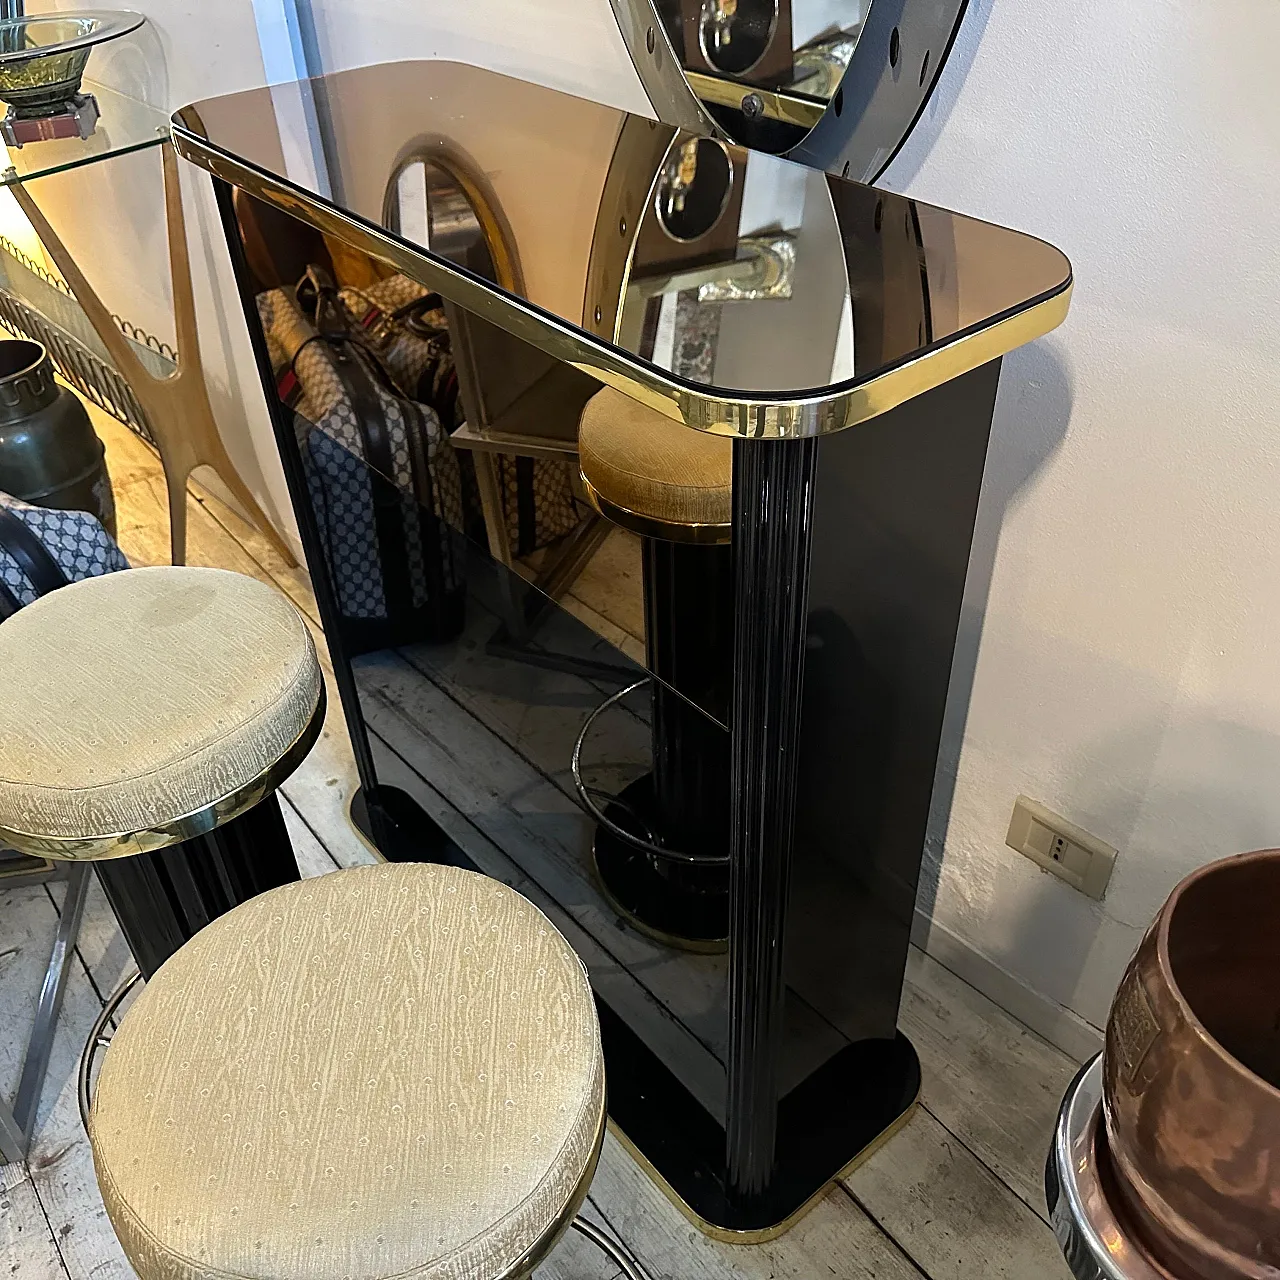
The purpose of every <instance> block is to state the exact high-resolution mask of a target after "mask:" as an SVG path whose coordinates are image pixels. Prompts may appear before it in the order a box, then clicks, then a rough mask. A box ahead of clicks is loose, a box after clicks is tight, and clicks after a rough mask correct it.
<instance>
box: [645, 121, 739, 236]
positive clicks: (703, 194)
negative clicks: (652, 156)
mask: <svg viewBox="0 0 1280 1280" xmlns="http://www.w3.org/2000/svg"><path fill="white" fill-rule="evenodd" d="M732 191H733V161H732V159H731V158H730V156H729V149H728V147H726V146H725V145H724V143H723V142H719V141H716V140H714V139H711V138H690V139H688V140H687V141H685V142H682V143H680V145H679V146H676V147H673V148H672V150H671V152H670V153H669V154H668V157H667V161H666V163H665V164H664V165H663V169H662V176H661V177H660V178H659V179H658V186H657V191H656V192H655V195H654V202H653V204H654V212H655V213H656V214H657V217H658V225H659V226H660V227H661V228H662V229H663V231H665V232H666V233H667V235H669V236H670V237H671V238H672V239H673V240H678V241H680V242H681V243H682V244H689V243H691V242H692V241H694V240H700V239H701V238H702V237H703V236H705V235H706V234H707V233H708V232H709V231H710V230H711V229H712V228H713V227H714V226H715V225H716V223H717V222H719V221H720V219H721V217H722V216H723V214H724V211H725V207H726V206H727V205H728V203H729V196H730V194H731V193H732Z"/></svg>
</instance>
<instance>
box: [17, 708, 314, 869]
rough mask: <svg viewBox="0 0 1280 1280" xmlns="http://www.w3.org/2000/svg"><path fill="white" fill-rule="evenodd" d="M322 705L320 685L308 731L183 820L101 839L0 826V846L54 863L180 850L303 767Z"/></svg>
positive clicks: (185, 816) (253, 802)
mask: <svg viewBox="0 0 1280 1280" xmlns="http://www.w3.org/2000/svg"><path fill="white" fill-rule="evenodd" d="M326 705H327V698H326V695H325V689H324V685H323V684H322V685H321V686H320V696H319V698H317V699H316V705H315V710H314V711H312V713H311V718H310V720H308V721H307V725H306V727H305V728H304V729H303V730H302V732H301V733H300V734H299V735H298V737H297V738H295V739H294V741H293V743H292V744H291V745H290V746H289V748H288V750H286V751H285V753H284V754H283V755H282V756H281V757H280V758H279V759H278V760H276V761H275V762H274V763H272V764H270V765H268V767H267V768H266V769H264V770H263V771H262V772H261V773H260V774H258V776H257V777H256V778H251V779H250V780H249V781H248V782H246V783H244V784H243V785H242V786H239V787H237V788H236V789H235V790H234V791H231V792H229V793H228V794H227V795H225V796H222V797H220V798H219V799H217V800H215V801H213V802H212V803H211V804H207V805H202V806H201V807H200V808H199V809H195V810H193V811H192V812H191V813H186V814H183V815H182V817H180V818H174V819H172V820H171V821H169V822H163V823H159V824H157V825H156V826H154V827H148V828H147V829H146V830H144V831H121V832H117V833H115V834H113V835H105V836H69V837H59V836H48V835H34V834H32V833H31V832H29V831H15V830H13V829H12V828H11V827H4V826H0V841H3V842H4V843H6V844H9V845H11V846H12V847H13V848H15V849H17V850H19V852H21V853H29V854H32V855H33V856H35V857H43V858H52V859H53V860H54V861H57V862H103V861H107V860H109V859H112V858H130V857H132V856H133V855H134V854H137V853H154V852H155V851H156V850H158V849H167V848H169V847H170V846H171V845H175V844H180V843H181V842H182V841H183V840H191V839H193V838H194V837H196V836H203V835H208V834H209V832H210V831H213V830H214V829H215V828H217V827H220V826H222V824H223V823H225V822H230V821H231V820H232V818H238V817H239V816H240V815H241V814H242V813H247V812H248V811H249V810H250V809H252V808H253V806H254V805H256V804H258V803H260V802H261V801H262V800H265V799H266V797H267V796H269V795H270V794H271V793H272V792H273V791H275V790H276V788H277V787H279V785H280V784H281V783H282V782H283V781H284V780H285V779H286V778H287V777H288V776H289V775H290V774H291V773H292V772H293V771H294V770H295V769H296V768H297V767H298V766H299V765H300V764H301V763H302V762H303V760H304V759H305V758H306V755H307V752H308V751H310V750H311V748H312V747H313V746H314V745H315V742H316V739H317V738H318V737H319V736H320V730H321V728H322V727H323V725H324V714H325V707H326Z"/></svg>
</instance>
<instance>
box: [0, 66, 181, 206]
mask: <svg viewBox="0 0 1280 1280" xmlns="http://www.w3.org/2000/svg"><path fill="white" fill-rule="evenodd" d="M83 92H85V93H91V94H93V96H94V97H95V98H96V99H97V100H98V110H99V112H100V113H101V115H100V118H99V120H98V125H97V128H96V129H95V130H94V131H93V133H92V134H90V136H89V137H88V138H53V139H47V140H45V141H42V142H28V143H27V144H26V145H25V146H23V147H7V148H5V147H0V150H3V151H4V152H6V155H7V158H5V159H2V160H0V170H2V171H0V186H11V185H13V184H14V183H16V182H29V181H31V180H32V179H35V178H43V177H46V176H48V175H49V174H53V173H64V172H65V171H66V170H68V169H77V168H79V167H80V166H81V165H86V164H92V163H93V162H94V161H97V160H109V159H111V157H112V156H122V155H128V154H129V152H131V151H142V150H145V149H146V148H147V147H157V146H159V145H160V144H161V143H162V142H164V140H165V139H166V138H167V137H168V136H169V116H168V113H167V112H165V111H162V110H160V108H158V107H152V106H148V105H147V104H146V103H144V102H139V101H138V100H137V99H136V98H129V97H126V96H125V95H124V94H122V93H120V92H119V91H118V90H116V89H112V88H109V87H108V86H107V85H104V84H100V83H98V82H96V81H93V80H89V79H86V80H85V81H84V86H83ZM2 111H3V108H2V107H0V112H2Z"/></svg>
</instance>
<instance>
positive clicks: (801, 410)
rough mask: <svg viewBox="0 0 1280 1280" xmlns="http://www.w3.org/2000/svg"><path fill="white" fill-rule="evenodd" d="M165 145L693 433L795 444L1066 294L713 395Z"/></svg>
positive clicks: (277, 187) (274, 182)
mask: <svg viewBox="0 0 1280 1280" xmlns="http://www.w3.org/2000/svg"><path fill="white" fill-rule="evenodd" d="M173 141H174V147H175V148H176V149H177V151H178V153H179V154H180V155H181V156H182V157H183V158H184V159H186V160H189V161H190V162H191V163H193V164H195V165H197V166H199V167H200V168H203V169H205V170H206V171H208V172H209V173H211V174H213V175H214V176H215V177H217V178H220V179H221V180H222V181H224V182H227V183H230V184H231V185H232V186H236V187H240V188H241V189H243V190H244V191H247V192H248V193H249V194H250V195H251V196H255V197H256V198H258V199H260V200H263V201H265V202H266V203H268V204H271V205H274V206H275V207H276V208H278V209H282V210H283V211H284V212H285V213H290V214H293V216H295V217H299V218H302V219H303V220H304V221H306V222H308V223H309V224H310V225H311V226H314V227H315V228H316V229H317V230H319V231H322V232H326V233H328V234H332V235H336V236H338V237H340V238H342V239H345V240H346V241H347V242H348V243H349V244H352V245H354V246H355V247H356V248H359V249H363V250H364V251H365V252H366V253H368V254H370V255H371V256H372V257H374V258H376V259H378V260H379V261H381V262H385V263H386V264H387V265H388V266H391V267H393V268H394V269H395V270H397V271H403V272H404V273H405V274H406V275H408V276H409V277H410V278H411V279H414V280H417V281H419V282H420V283H422V284H424V285H426V286H427V287H428V288H430V289H434V290H435V291H437V292H439V293H442V294H444V295H445V296H447V297H448V298H450V299H451V300H452V301H453V302H456V303H457V304H458V305H459V306H461V307H465V308H466V309H467V310H469V311H471V312H473V313H474V314H475V315H478V316H479V317H480V318H481V319H483V320H488V321H490V322H491V323H493V324H495V325H497V326H498V327H499V328H500V329H505V330H506V331H507V332H508V333H511V334H514V335H515V336H516V337H518V338H523V339H524V340H525V341H526V342H528V343H529V344H530V345H531V346H534V347H537V348H538V349H539V350H541V351H545V352H546V353H547V354H548V355H550V356H553V357H554V358H555V359H557V360H560V361H562V362H564V363H565V364H570V365H572V366H573V367H574V368H576V369H578V370H580V371H581V372H582V373H585V374H587V375H588V376H590V377H593V378H596V379H597V380H599V381H600V382H605V383H608V385H609V386H611V387H614V388H616V389H617V390H619V391H621V392H622V393H623V394H624V395H628V396H630V397H631V398H632V399H633V400H636V401H638V402H639V403H641V404H645V405H648V406H649V407H650V408H651V409H655V410H657V411H658V412H659V413H662V414H665V415H666V416H667V417H668V418H672V419H673V420H675V421H677V422H683V423H684V424H685V425H686V426H690V427H693V428H694V429H695V430H699V431H708V432H711V433H712V434H713V435H723V436H735V437H741V438H743V439H748V440H801V439H806V438H809V437H812V436H822V435H829V434H831V433H833V432H836V431H843V430H845V429H847V428H849V427H853V426H857V425H858V424H859V423H862V422H866V421H868V420H869V419H871V418H874V417H877V416H878V415H879V414H882V413H885V412H887V411H888V410H890V409H893V408H896V407H897V406H898V405H900V404H902V403H904V402H905V401H907V400H910V399H913V398H914V397H915V396H918V395H921V394H923V393H924V392H926V391H930V390H932V389H933V388H934V387H938V386H941V385H942V384H943V383H945V382H949V381H951V380H952V379H953V378H957V377H959V376H960V375H961V374H964V373H969V372H970V371H971V370H973V369H977V368H980V367H981V366H982V365H984V364H987V363H989V362H990V361H992V360H995V359H997V358H998V357H1000V356H1002V355H1005V354H1007V353H1008V352H1010V351H1012V350H1014V349H1015V348H1017V347H1020V346H1022V345H1024V344H1025V343H1028V342H1031V341H1033V340H1034V339H1036V338H1039V337H1043V336H1044V335H1045V334H1046V333H1049V332H1050V331H1051V330H1053V329H1056V328H1057V327H1058V325H1060V324H1061V323H1062V321H1063V320H1064V319H1065V317H1066V314H1067V310H1068V307H1069V305H1070V300H1071V290H1072V280H1071V277H1070V276H1068V277H1067V279H1066V280H1065V281H1064V282H1063V284H1062V285H1060V286H1058V287H1057V288H1055V289H1054V290H1053V291H1052V292H1050V293H1048V294H1045V295H1042V296H1040V297H1039V298H1036V299H1033V300H1031V301H1030V302H1029V303H1028V304H1027V305H1026V306H1025V307H1023V308H1022V309H1021V310H1019V311H1016V312H1014V313H1013V314H1011V315H1007V316H1005V317H1004V318H1003V319H1000V320H997V321H995V322H994V323H991V324H988V325H987V326H985V327H984V328H981V329H978V330H976V331H972V332H969V333H963V334H960V335H958V336H957V337H955V338H952V339H950V340H949V341H947V342H946V343H945V345H943V346H940V347H938V348H936V349H935V350H933V351H926V352H925V353H924V354H923V355H920V356H917V357H916V358H915V359H914V360H910V361H907V362H906V363H904V364H902V365H899V366H898V367H897V368H894V369H889V370H886V371H885V372H884V373H882V374H880V375H879V376H878V377H876V378H873V379H871V380H870V381H868V382H864V383H862V384H861V385H858V386H854V387H848V388H846V389H843V390H836V389H832V390H831V391H829V392H827V393H824V394H818V395H804V394H780V395H779V396H778V397H775V398H773V399H767V400H766V399H762V398H761V397H760V396H759V395H751V394H747V393H744V394H743V395H742V396H741V397H740V398H739V397H735V398H734V399H722V398H719V397H716V396H712V395H708V394H707V393H705V392H701V391H697V390H694V389H692V388H690V387H687V386H683V385H681V384H680V383H678V382H676V381H675V380H674V379H673V378H671V377H670V376H668V375H667V374H665V373H664V372H663V371H662V370H660V369H657V368H654V367H652V366H649V367H646V368H641V367H640V366H639V365H638V364H637V363H636V362H635V361H634V360H633V359H628V358H627V357H626V356H625V355H624V354H623V353H622V352H620V351H617V350H616V349H614V348H611V347H608V346H607V345H606V344H604V343H603V342H601V340H600V339H598V338H596V337H594V336H592V335H590V334H588V333H585V332H584V331H583V330H581V329H580V328H577V327H575V326H572V325H570V324H569V323H568V322H566V321H564V320H561V319H560V318H559V317H557V316H553V315H551V314H550V313H548V312H544V311H541V310H538V309H536V308H534V307H533V305H532V304H530V303H528V302H524V301H522V300H520V299H517V298H511V297H507V296H505V295H503V294H500V293H497V292H495V291H494V289H493V287H492V285H489V284H487V283H486V282H483V281H481V280H479V279H478V278H477V277H474V276H471V275H469V274H468V273H465V272H463V271H462V270H460V269H458V268H456V267H454V266H452V265H451V264H449V263H446V262H445V261H444V260H442V259H438V258H432V257H428V256H426V255H425V254H424V253H423V252H422V251H421V250H419V249H415V248H413V247H411V246H410V245H409V244H408V243H407V242H405V241H403V240H400V239H399V238H396V237H393V236H391V235H390V234H389V233H387V232H385V231H382V230H380V229H378V228H377V227H375V226H374V225H373V224H372V223H369V222H366V221H365V220H364V219H363V218H359V217H357V216H356V215H354V214H350V213H346V212H344V211H342V210H340V209H336V208H334V207H333V206H332V205H330V204H328V203H326V202H325V201H323V200H321V199H320V198H319V197H318V196H314V195H311V194H310V193H307V192H303V191H301V190H300V189H299V188H297V187H295V186H293V185H292V184H291V183H288V182H286V181H284V180H283V179H281V178H275V177H271V176H269V175H267V174H265V173H263V172H262V171H261V170H259V169H257V168H256V167H254V166H253V165H251V164H248V163H247V162H246V161H243V160H240V159H237V158H236V157H234V156H230V155H228V154H227V153H225V152H222V151H219V150H217V149H216V148H215V147H213V146H212V144H210V143H209V142H207V141H206V140H205V139H203V138H198V137H196V136H194V135H192V134H189V133H187V132H186V130H185V128H184V127H183V117H182V113H181V112H179V113H178V114H176V115H175V116H174V125H173Z"/></svg>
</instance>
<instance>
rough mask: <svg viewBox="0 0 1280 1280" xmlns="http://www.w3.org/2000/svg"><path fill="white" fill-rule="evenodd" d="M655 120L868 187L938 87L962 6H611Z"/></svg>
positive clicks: (735, 1) (717, 0)
mask: <svg viewBox="0 0 1280 1280" xmlns="http://www.w3.org/2000/svg"><path fill="white" fill-rule="evenodd" d="M612 4H613V9H614V14H615V16H616V17H617V20H618V25H619V27H620V29H621V31H622V34H623V37H624V39H625V40H626V42H627V46H628V48H629V50H630V52H631V56H632V59H633V61H634V62H635V65H636V69H637V71H638V72H639V73H640V77H641V79H642V81H643V82H644V84H645V87H646V89H647V91H648V93H649V96H650V99H651V101H652V102H653V105H654V109H655V111H656V112H657V114H658V116H659V118H660V119H663V120H666V121H667V122H669V123H671V124H676V125H680V126H682V127H685V128H693V127H695V125H694V117H695V116H702V117H704V118H705V119H707V120H708V121H710V122H714V125H715V127H716V128H718V129H719V130H720V131H722V133H723V136H725V137H726V138H727V139H729V140H732V141H735V142H739V143H742V144H744V145H746V146H750V147H753V148H756V149H758V150H764V151H770V152H773V153H775V154H779V155H788V154H794V155H795V157H796V158H797V159H801V160H803V161H804V162H805V163H809V164H816V165H818V166H819V167H822V168H826V169H830V170H832V171H838V172H841V173H842V174H843V175H844V176H846V177H848V176H852V177H855V178H858V179H859V180H862V181H872V180H874V179H875V178H876V177H877V176H878V175H879V174H880V173H881V172H882V171H883V169H884V167H885V166H886V165H887V163H888V161H889V160H890V158H891V157H892V155H893V154H894V153H895V152H896V151H897V149H898V147H899V146H901V144H902V142H903V140H904V139H905V138H906V136H907V134H908V133H909V132H910V130H911V128H912V126H913V125H914V123H915V121H916V120H917V119H918V117H919V115H920V112H921V110H922V109H923V106H924V103H925V102H926V101H927V100H928V97H929V94H930V93H931V92H932V90H933V86H934V84H935V83H936V81H937V77H938V74H939V72H940V71H941V69H942V64H943V62H944V61H945V58H946V55H947V53H948V51H949V49H950V46H951V42H952V39H953V37H954V34H955V31H956V29H957V27H958V25H959V22H960V20H961V18H962V16H963V13H964V9H965V6H964V3H963V0H612Z"/></svg>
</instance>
